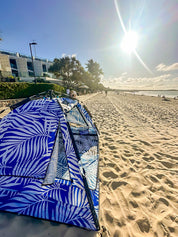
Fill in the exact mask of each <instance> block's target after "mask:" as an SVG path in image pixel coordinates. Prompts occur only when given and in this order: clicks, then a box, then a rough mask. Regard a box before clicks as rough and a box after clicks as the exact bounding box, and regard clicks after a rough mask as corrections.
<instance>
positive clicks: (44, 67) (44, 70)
mask: <svg viewBox="0 0 178 237" xmlns="http://www.w3.org/2000/svg"><path fill="white" fill-rule="evenodd" d="M42 67H43V72H47V69H46V65H45V64H43V65H42Z"/></svg>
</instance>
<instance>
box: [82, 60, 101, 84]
mask: <svg viewBox="0 0 178 237" xmlns="http://www.w3.org/2000/svg"><path fill="white" fill-rule="evenodd" d="M86 67H87V69H88V72H89V73H91V75H92V76H93V80H94V81H95V82H96V83H99V82H100V77H101V75H103V70H102V69H101V68H100V65H99V63H97V62H94V61H93V59H90V60H88V63H87V64H86Z"/></svg>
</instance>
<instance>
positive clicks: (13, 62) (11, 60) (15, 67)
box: [10, 59, 17, 69]
mask: <svg viewBox="0 0 178 237" xmlns="http://www.w3.org/2000/svg"><path fill="white" fill-rule="evenodd" d="M10 65H11V68H12V69H17V63H16V60H15V59H10Z"/></svg>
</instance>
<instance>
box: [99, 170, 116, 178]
mask: <svg viewBox="0 0 178 237" xmlns="http://www.w3.org/2000/svg"><path fill="white" fill-rule="evenodd" d="M103 176H104V177H106V178H112V179H115V178H117V177H118V175H117V174H115V173H113V172H112V171H110V172H103Z"/></svg>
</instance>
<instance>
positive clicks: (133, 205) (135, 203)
mask: <svg viewBox="0 0 178 237" xmlns="http://www.w3.org/2000/svg"><path fill="white" fill-rule="evenodd" d="M129 203H130V204H131V205H132V207H133V208H137V207H138V204H137V202H136V201H134V200H132V201H130V202H129Z"/></svg>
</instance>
